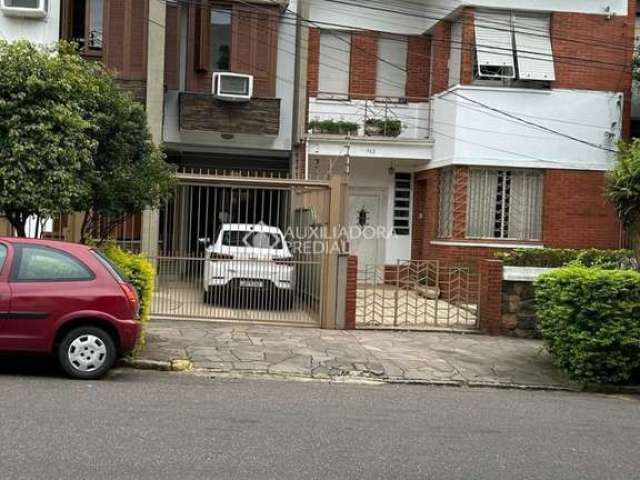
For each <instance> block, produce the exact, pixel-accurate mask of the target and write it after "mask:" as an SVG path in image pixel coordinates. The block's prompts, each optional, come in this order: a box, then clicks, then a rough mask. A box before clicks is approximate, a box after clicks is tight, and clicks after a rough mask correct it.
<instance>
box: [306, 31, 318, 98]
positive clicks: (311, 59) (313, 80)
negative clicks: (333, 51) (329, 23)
mask: <svg viewBox="0 0 640 480" xmlns="http://www.w3.org/2000/svg"><path fill="white" fill-rule="evenodd" d="M308 45H309V51H308V57H307V92H308V95H309V97H316V96H318V81H319V75H320V29H318V28H310V29H309V41H308Z"/></svg>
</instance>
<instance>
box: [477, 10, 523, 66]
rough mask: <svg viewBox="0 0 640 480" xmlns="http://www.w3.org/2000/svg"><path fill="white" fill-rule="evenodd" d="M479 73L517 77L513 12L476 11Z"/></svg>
mask: <svg viewBox="0 0 640 480" xmlns="http://www.w3.org/2000/svg"><path fill="white" fill-rule="evenodd" d="M475 31H476V54H477V63H478V75H479V76H480V77H485V78H515V62H514V55H513V37H512V31H511V14H510V13H509V12H494V11H482V10H479V11H477V12H476V17H475Z"/></svg>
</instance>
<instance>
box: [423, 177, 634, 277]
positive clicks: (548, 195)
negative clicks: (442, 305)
mask: <svg viewBox="0 0 640 480" xmlns="http://www.w3.org/2000/svg"><path fill="white" fill-rule="evenodd" d="M455 175H456V178H457V179H458V181H459V182H460V183H461V185H458V186H457V187H456V189H455V190H456V194H455V195H454V200H455V201H454V205H455V207H454V238H452V239H448V240H450V241H457V242H460V241H466V239H465V230H464V224H465V223H466V190H467V187H466V182H467V179H468V169H467V168H466V167H457V171H456V173H455ZM544 181H545V185H544V196H543V225H542V230H543V244H544V246H545V247H551V248H591V247H594V248H620V247H621V246H623V243H622V242H621V238H623V237H622V234H621V227H620V223H619V222H618V220H617V216H616V212H615V209H614V207H613V205H611V204H610V203H608V202H606V201H605V199H604V196H603V194H604V188H605V173H604V172H589V171H575V170H547V171H546V172H545V179H544ZM439 186H440V173H439V169H434V170H428V171H424V172H420V173H418V174H417V175H416V178H415V186H414V212H413V215H414V217H413V237H412V245H411V255H412V258H414V259H424V260H432V259H433V260H435V259H437V260H441V261H443V262H444V263H445V264H447V263H449V264H466V265H471V266H476V267H477V266H478V262H479V261H480V260H482V259H487V258H494V255H495V253H496V252H499V251H506V250H508V249H506V248H487V247H474V246H468V247H467V246H458V245H456V246H451V245H433V244H432V243H431V242H432V241H434V240H438V222H439V215H438V210H439ZM498 242H500V241H499V240H494V241H492V243H498ZM470 243H473V241H471V242H470ZM508 243H509V244H514V243H515V244H518V243H521V244H523V245H527V244H529V243H530V242H514V241H509V242H508Z"/></svg>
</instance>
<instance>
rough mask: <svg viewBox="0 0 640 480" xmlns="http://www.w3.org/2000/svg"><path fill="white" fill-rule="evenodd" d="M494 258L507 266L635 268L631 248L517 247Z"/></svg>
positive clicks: (497, 254)
mask: <svg viewBox="0 0 640 480" xmlns="http://www.w3.org/2000/svg"><path fill="white" fill-rule="evenodd" d="M495 256H496V258H498V259H500V260H502V261H503V262H504V264H505V265H507V266H514V267H547V268H557V267H563V266H565V265H568V264H569V263H571V262H575V263H576V264H577V265H582V266H585V267H601V268H629V269H630V268H635V266H636V262H635V259H634V255H633V252H632V251H631V250H598V249H595V248H594V249H589V250H571V249H559V248H539V249H538V248H517V249H515V250H513V251H511V252H506V253H496V255H495Z"/></svg>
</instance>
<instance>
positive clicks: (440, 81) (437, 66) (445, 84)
mask: <svg viewBox="0 0 640 480" xmlns="http://www.w3.org/2000/svg"><path fill="white" fill-rule="evenodd" d="M431 44H432V47H431V54H432V55H433V61H432V62H431V65H432V74H431V75H432V79H431V84H432V85H431V94H432V95H435V94H438V93H440V92H444V91H445V90H446V89H447V88H449V54H450V49H451V22H448V21H442V22H438V23H437V24H436V25H435V26H434V27H433V29H432V30H431Z"/></svg>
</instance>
